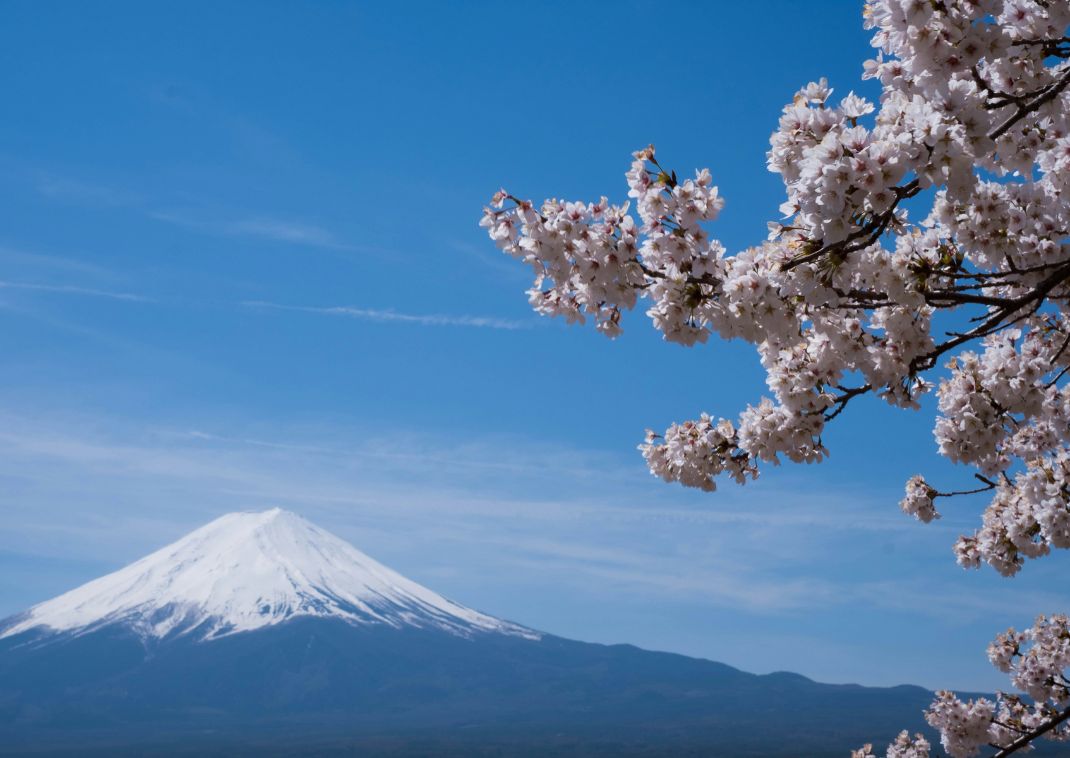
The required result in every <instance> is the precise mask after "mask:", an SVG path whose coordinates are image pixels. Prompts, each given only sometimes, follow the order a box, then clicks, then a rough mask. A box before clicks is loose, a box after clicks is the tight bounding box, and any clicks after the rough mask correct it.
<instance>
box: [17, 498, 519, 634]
mask: <svg viewBox="0 0 1070 758" xmlns="http://www.w3.org/2000/svg"><path fill="white" fill-rule="evenodd" d="M306 616H307V617H313V618H321V619H328V618H333V619H339V620H342V621H346V622H349V623H352V624H355V625H368V624H373V625H374V624H385V625H388V626H391V627H393V628H396V629H400V628H405V627H416V628H426V629H441V630H443V631H448V632H451V633H454V634H461V635H470V634H474V633H476V632H485V631H493V632H499V633H502V634H511V635H519V636H523V637H531V638H533V639H537V638H538V636H539V635H538V634H537V633H536V632H533V631H530V630H527V629H524V628H523V627H520V626H517V625H515V624H509V623H507V622H504V621H500V620H498V619H496V618H493V617H491V616H487V615H484V614H482V613H478V612H476V611H473V610H471V609H469V608H465V607H464V606H461V605H457V604H456V603H453V602H451V601H449V600H447V599H446V598H444V597H442V596H441V595H439V594H437V593H434V592H432V591H431V590H429V589H427V588H426V587H422V586H420V585H419V584H417V583H416V582H413V581H411V580H409V579H406V578H405V577H403V576H402V575H401V574H398V573H397V572H395V571H392V570H390V569H388V568H387V567H386V566H383V565H382V564H381V563H377V562H376V561H374V560H372V559H371V558H369V557H368V556H367V555H365V554H364V553H362V552H360V551H359V550H357V549H356V548H355V547H353V546H352V545H350V544H349V543H348V542H345V541H343V540H340V539H338V538H337V537H335V536H334V535H333V534H330V533H329V532H326V531H324V530H323V529H320V528H319V527H317V526H315V525H313V524H311V523H309V522H308V521H306V520H305V519H303V518H301V517H300V516H297V515H296V514H293V513H290V512H288V511H284V510H281V509H279V508H273V509H272V510H269V511H264V512H262V513H231V514H228V515H226V516H223V517H221V518H218V519H216V520H215V521H213V522H212V523H210V524H208V525H206V526H203V527H201V528H200V529H197V530H196V531H194V532H191V533H190V534H188V535H186V536H185V537H183V538H182V539H180V540H178V541H177V542H175V543H173V544H171V545H168V546H167V547H165V548H162V549H160V550H157V551H156V552H155V553H152V554H151V555H148V556H146V557H144V558H142V559H141V560H139V561H136V562H135V563H132V564H130V565H129V566H127V567H126V568H123V569H120V570H119V571H116V572H115V573H113V574H108V575H107V576H103V577H101V578H100V579H96V580H94V581H92V582H89V583H88V584H84V585H82V586H81V587H78V588H77V589H74V590H71V591H70V592H67V593H65V594H63V595H60V596H59V597H57V598H54V599H52V600H49V601H47V602H44V603H41V604H40V605H35V606H34V607H33V608H31V609H30V610H29V611H27V612H26V613H25V614H24V615H22V616H19V617H16V618H14V619H11V620H10V621H8V622H7V623H5V624H3V625H0V639H3V638H5V637H10V636H14V635H16V634H19V633H22V632H27V631H30V630H48V631H49V632H52V633H55V632H69V633H74V634H84V633H85V632H87V631H92V630H94V629H97V628H101V627H105V626H109V625H115V624H118V625H122V626H124V627H127V628H129V629H130V630H131V631H132V632H134V633H135V634H137V635H138V636H140V637H142V638H144V639H146V640H150V639H151V640H162V639H167V638H169V637H174V636H181V637H187V638H190V639H196V640H200V641H204V640H211V639H217V638H219V637H223V636H226V635H229V634H236V633H238V632H250V631H253V630H256V629H263V628H264V627H268V626H275V625H277V624H281V623H283V622H286V621H289V620H292V619H295V618H300V617H306Z"/></svg>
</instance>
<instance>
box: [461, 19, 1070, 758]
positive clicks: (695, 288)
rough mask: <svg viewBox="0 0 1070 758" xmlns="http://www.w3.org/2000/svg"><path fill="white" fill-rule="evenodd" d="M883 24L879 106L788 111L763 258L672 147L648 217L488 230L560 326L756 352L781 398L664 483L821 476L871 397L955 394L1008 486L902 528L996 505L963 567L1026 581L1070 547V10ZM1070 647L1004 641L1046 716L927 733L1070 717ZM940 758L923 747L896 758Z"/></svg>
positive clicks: (911, 487) (506, 198) (698, 447)
mask: <svg viewBox="0 0 1070 758" xmlns="http://www.w3.org/2000/svg"><path fill="white" fill-rule="evenodd" d="M865 24H866V27H867V28H869V29H872V30H873V40H872V42H873V46H874V47H875V48H876V49H877V53H876V56H875V58H874V59H873V60H870V61H867V62H866V63H865V64H864V67H863V68H864V74H863V78H865V79H869V80H873V81H875V82H876V83H878V84H879V85H880V87H881V90H882V91H881V94H880V97H879V99H878V100H876V101H870V100H867V99H865V98H863V97H860V96H858V95H856V94H855V93H853V92H850V93H848V94H847V96H846V97H841V98H836V97H834V96H833V90H832V88H831V87H830V85H829V83H828V82H827V81H826V80H825V79H822V80H820V81H818V82H812V83H810V84H808V85H806V86H805V87H803V88H802V89H800V90H799V91H798V92H797V93H796V94H795V96H794V97H793V98H792V100H791V102H790V103H788V104H787V105H786V106H785V107H784V109H783V112H782V115H781V117H780V121H779V124H778V126H777V130H776V131H775V132H774V133H773V134H772V136H771V138H770V149H769V153H768V156H767V159H768V160H767V165H768V168H769V170H770V171H772V172H774V173H776V174H778V175H779V176H780V177H781V179H782V180H783V183H784V189H785V195H786V197H785V200H784V203H783V204H782V205H781V207H780V211H781V214H782V217H781V218H779V219H778V220H775V221H772V222H770V223H769V232H770V233H769V237H768V239H767V240H766V241H764V242H763V243H762V244H760V245H757V246H755V247H752V248H749V249H747V250H743V251H741V252H737V253H735V254H733V255H727V254H726V251H725V249H724V247H723V246H722V245H721V244H720V243H718V242H717V241H715V240H713V239H711V238H710V237H709V235H708V233H707V231H706V228H705V224H707V223H708V222H711V221H713V220H714V219H715V218H716V217H717V215H718V213H719V211H720V210H721V208H722V200H721V198H720V196H719V195H718V192H717V189H716V187H714V186H713V184H712V181H711V176H710V172H709V171H707V170H705V169H703V170H700V171H698V172H696V174H695V177H694V178H693V179H684V180H681V179H679V178H678V177H677V175H676V172H675V171H671V170H668V169H666V168H664V167H663V166H662V164H661V163H660V162H659V160H658V158H657V156H656V154H655V151H654V148H653V146H651V147H647V148H644V149H643V150H639V151H638V152H636V153H635V154H634V155H633V158H634V160H633V162H632V165H631V168H630V169H629V171H628V172H627V174H626V176H627V184H628V197H629V198H630V199H631V201H633V202H634V203H635V211H636V213H637V216H636V217H633V216H632V215H630V213H629V211H630V205H629V204H624V205H620V206H613V205H610V204H609V202H608V201H607V200H606V199H605V198H602V199H601V200H599V201H598V202H595V203H589V204H584V203H572V202H562V201H558V200H550V201H547V202H546V203H544V204H543V205H542V206H541V208H540V209H539V210H536V208H535V205H534V204H533V203H532V202H530V201H528V200H522V199H520V198H517V197H515V196H513V195H511V194H509V193H507V192H505V191H504V190H503V191H502V192H499V193H498V194H497V195H495V197H494V200H493V202H492V204H491V207H489V208H487V209H485V212H484V217H483V221H482V222H481V223H482V225H483V226H484V227H486V228H487V230H488V232H489V234H490V236H491V238H492V239H493V240H494V241H495V242H496V243H497V244H498V245H499V246H500V247H501V248H502V249H503V250H504V251H505V252H506V253H508V254H510V255H512V256H514V257H516V258H518V259H520V260H522V261H524V262H525V263H527V264H528V265H529V266H531V268H532V269H533V273H534V276H535V286H534V288H533V289H532V290H530V292H529V296H530V298H531V302H532V304H533V306H534V307H535V308H536V310H538V311H539V312H540V313H544V314H547V315H553V316H563V317H564V318H566V319H567V320H568V321H570V322H572V321H580V322H582V321H584V320H585V319H586V318H587V317H591V318H593V320H594V322H595V324H596V326H597V328H598V329H599V330H600V331H602V332H603V333H605V334H606V335H608V336H610V337H616V336H618V335H619V334H620V332H621V316H622V313H623V311H625V310H628V309H632V308H634V307H635V306H636V305H638V303H639V302H640V300H643V301H645V304H646V305H645V307H646V313H647V315H648V316H649V317H650V318H651V320H652V322H653V324H654V327H655V328H656V329H657V330H658V331H659V332H661V334H662V335H663V337H664V338H665V339H666V340H669V341H672V342H676V343H679V344H682V345H687V346H691V345H695V344H696V343H704V342H706V341H707V340H708V339H709V337H710V335H713V334H715V335H717V336H718V337H720V338H722V339H726V340H727V339H741V340H745V341H746V342H749V343H750V344H752V345H753V346H754V348H755V350H756V351H757V353H758V355H759V357H760V359H761V362H762V366H763V367H764V369H765V372H766V384H767V386H768V389H769V393H770V395H771V396H770V397H762V398H760V399H758V401H757V402H756V403H754V404H752V405H751V406H749V407H748V408H746V409H745V410H744V411H743V412H742V413H741V414H740V415H739V418H738V421H736V422H731V421H728V420H725V419H717V418H714V417H711V416H709V415H707V414H702V415H701V416H700V417H699V418H698V420H695V421H687V422H684V423H678V424H673V425H672V426H670V427H669V429H668V430H667V431H666V432H665V433H664V434H663V435H658V434H655V433H654V432H648V433H647V437H646V441H645V442H644V443H643V444H642V445H640V449H641V450H642V453H643V455H644V457H645V458H646V461H647V463H648V465H649V467H650V470H651V472H652V473H653V474H655V475H657V476H659V477H661V478H663V479H665V480H666V481H674V482H679V483H681V484H684V485H685V486H689V487H698V488H701V489H704V490H713V489H714V488H715V480H716V478H717V477H718V476H721V475H727V476H729V477H730V478H732V479H734V480H735V481H737V482H740V483H743V482H745V481H746V480H747V479H748V478H754V477H756V476H757V475H758V467H759V465H761V464H763V463H773V464H776V463H779V462H780V460H781V458H782V457H786V458H788V459H789V460H791V461H795V462H807V463H810V462H816V461H820V460H821V459H822V458H823V457H824V456H825V455H826V454H827V451H826V449H825V447H824V445H823V443H822V433H823V430H824V428H825V425H826V424H827V423H828V422H830V421H831V420H832V419H834V418H835V417H836V416H838V415H839V414H840V413H841V412H843V411H844V409H845V408H846V407H847V405H848V403H849V402H850V401H851V400H852V399H853V398H855V397H858V396H860V395H865V394H874V395H877V396H879V397H881V398H883V399H884V400H885V401H886V402H888V403H889V404H891V405H893V406H896V407H902V408H917V407H918V399H919V397H920V396H921V395H923V394H924V393H927V392H929V391H931V390H932V389H933V388H934V387H935V389H936V396H937V400H938V411H939V412H938V416H937V418H936V420H935V428H934V434H935V437H936V441H937V444H938V447H939V451H940V453H941V454H942V455H943V456H945V457H946V458H948V459H949V460H951V461H953V462H955V463H959V464H964V465H967V466H971V467H973V468H974V469H975V471H976V474H975V476H976V477H977V478H978V479H979V480H980V481H981V482H982V484H983V486H982V487H980V488H977V489H973V490H968V491H962V492H941V491H939V490H937V489H936V488H935V487H933V486H932V485H930V484H929V483H928V482H926V481H925V479H924V478H922V477H921V476H915V477H913V478H911V479H910V480H909V482H908V483H907V487H906V496H905V498H904V499H903V500H902V502H901V507H902V509H903V510H904V511H905V512H906V513H908V514H910V515H913V516H914V517H916V518H917V519H918V520H920V521H923V522H930V521H932V520H933V519H936V518H939V513H938V512H937V510H936V507H935V501H936V499H937V498H941V497H950V496H952V495H967V494H975V493H980V492H986V493H990V496H991V500H990V502H989V504H988V506H987V508H986V509H985V511H984V514H983V516H982V523H981V526H980V528H979V529H978V530H977V531H976V532H975V533H974V534H972V535H967V536H963V537H961V538H960V539H959V540H958V542H957V544H956V545H955V553H956V555H957V557H958V560H959V562H960V563H961V564H962V565H964V566H967V567H977V566H980V565H982V564H989V565H991V566H992V567H994V568H995V569H996V570H998V571H999V572H1000V573H1002V574H1005V575H1012V574H1014V573H1016V572H1017V571H1019V570H1020V569H1021V567H1022V566H1023V565H1024V562H1025V559H1027V558H1036V557H1039V556H1042V555H1046V554H1047V553H1048V552H1050V551H1051V549H1053V548H1070V385H1068V383H1067V381H1066V377H1067V374H1068V373H1070V3H1068V2H1066V1H1065V0H869V1H868V2H867V3H866V6H865ZM907 205H910V207H911V213H910V214H908V213H907V210H906V206H907ZM937 323H939V326H937ZM941 369H945V370H944V371H941ZM1068 640H1070V634H1068V633H1067V622H1066V619H1065V618H1064V617H1060V616H1056V617H1052V618H1050V619H1047V620H1045V619H1043V618H1042V619H1041V620H1039V621H1038V622H1037V624H1036V625H1035V626H1034V627H1033V628H1032V629H1031V630H1030V631H1028V632H1025V633H1022V634H1017V633H1014V632H1008V634H1007V635H1003V636H1001V637H1000V638H999V639H998V640H997V641H996V643H993V647H992V648H991V649H990V655H991V657H992V660H993V662H994V663H996V665H998V666H1000V667H1001V668H1002V669H1004V670H1007V671H1010V672H1012V675H1013V680H1014V682H1015V684H1016V685H1017V686H1018V687H1020V688H1021V689H1022V690H1024V691H1025V692H1026V693H1028V694H1029V696H1030V697H1031V698H1032V701H1033V702H1032V703H1031V704H1027V703H1026V702H1025V701H1024V700H1022V699H1021V698H1019V697H1017V696H1010V695H1001V696H1000V697H999V698H997V699H996V700H994V701H992V700H988V699H983V698H982V699H978V700H973V701H967V702H963V701H961V700H959V699H958V698H956V697H955V696H954V695H952V694H951V693H947V692H942V693H940V694H939V695H938V697H937V699H936V701H935V702H934V703H933V706H932V708H931V709H930V710H929V712H928V719H929V723H930V724H931V725H932V726H934V727H935V728H937V729H939V730H940V732H941V737H942V741H943V744H944V747H945V749H947V751H948V752H949V753H950V754H951V755H952V756H966V755H972V754H973V753H974V752H976V750H977V748H978V747H979V746H982V745H985V744H995V745H1003V746H1007V745H1011V744H1016V741H1021V740H1022V739H1023V738H1024V737H1028V736H1029V735H1034V736H1035V734H1034V733H1039V730H1041V729H1042V728H1044V727H1045V726H1047V727H1052V726H1054V725H1056V724H1059V723H1062V722H1061V721H1060V719H1063V718H1070V710H1066V709H1067V707H1068V706H1070V703H1068V702H1067V700H1068V690H1067V689H1066V688H1067V686H1068V685H1070V682H1068V681H1067V680H1066V679H1065V678H1064V676H1063V674H1062V673H1061V672H1062V671H1063V670H1064V669H1065V668H1066V666H1067V664H1068V662H1070V653H1068ZM1060 708H1061V709H1064V710H1059V709H1060ZM1048 734H1049V736H1056V737H1059V738H1063V737H1065V736H1067V731H1066V727H1064V726H1058V727H1057V728H1054V729H1051V731H1049V733H1048ZM1030 739H1031V738H1030ZM1026 741H1028V740H1026ZM928 753H929V744H928V743H927V742H926V741H925V740H924V739H922V738H921V737H920V736H917V737H915V738H911V737H910V736H909V735H908V734H907V733H906V732H904V733H903V734H901V735H900V736H899V738H898V739H897V740H896V742H895V743H893V745H891V746H889V749H888V752H887V755H888V756H896V757H901V758H908V757H910V758H921V757H922V756H928ZM855 755H856V756H858V757H859V758H868V757H869V756H870V755H871V748H870V746H867V747H866V748H865V749H863V750H862V751H857V752H856V753H855Z"/></svg>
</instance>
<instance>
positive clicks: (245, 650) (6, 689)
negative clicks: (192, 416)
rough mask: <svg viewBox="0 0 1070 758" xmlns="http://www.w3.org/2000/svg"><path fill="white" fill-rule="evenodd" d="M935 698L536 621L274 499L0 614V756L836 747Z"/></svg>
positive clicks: (914, 724) (870, 735) (891, 726)
mask: <svg viewBox="0 0 1070 758" xmlns="http://www.w3.org/2000/svg"><path fill="white" fill-rule="evenodd" d="M621 634H622V636H624V635H626V631H622V633H621ZM931 698H932V694H931V693H929V692H926V691H925V690H923V689H921V688H919V687H894V688H888V689H873V688H866V687H859V686H856V685H828V684H818V683H816V682H812V681H810V680H809V679H806V678H805V677H802V676H798V675H796V674H785V673H776V674H768V675H764V676H756V675H754V674H748V673H745V672H743V671H739V670H738V669H734V668H732V667H731V666H726V665H724V664H721V663H715V662H713V661H705V660H699V659H695V658H687V657H684V656H680V655H672V654H669V653H655V652H649V651H646V650H640V649H639V648H636V647H632V646H630V645H597V644H592V643H587V642H577V641H574V640H568V639H563V638H561V637H555V636H553V635H551V634H539V633H536V632H533V631H531V630H529V629H525V628H523V627H520V626H517V625H515V624H511V623H509V622H506V621H501V620H499V619H496V618H494V617H492V616H488V615H486V614H484V613H479V612H477V611H474V610H472V609H470V608H466V607H464V606H462V605H458V604H457V603H454V602H452V601H450V600H447V599H446V598H444V597H442V596H441V595H439V594H437V593H435V592H432V591H431V590H429V589H427V588H425V587H422V586H420V585H419V584H417V583H415V582H413V581H410V580H408V579H406V578H405V577H403V576H401V575H400V574H398V573H396V572H394V571H391V570H390V569H388V568H387V567H385V566H383V565H381V564H379V563H377V562H376V561H374V560H372V559H371V558H369V557H368V556H366V555H364V553H362V552H360V551H359V550H357V549H356V548H354V547H353V546H351V545H349V544H348V543H346V542H345V541H343V540H340V539H338V538H337V537H334V536H333V535H331V534H329V533H327V532H325V531H324V530H322V529H319V528H317V527H316V526H313V525H312V524H310V523H309V522H308V521H305V520H304V519H302V518H300V517H299V516H296V515H294V514H292V513H287V512H286V511H281V510H270V511H264V512H262V513H233V514H230V515H228V516H223V517H222V518H219V519H217V520H216V521H213V522H212V523H210V524H208V525H206V526H204V527H202V528H201V529H198V530H196V531H195V532H192V533H191V534H189V535H187V536H185V537H183V538H182V539H180V540H178V541H177V542H175V543H174V544H172V545H168V546H167V547H165V548H163V549H161V550H158V551H156V552H155V553H153V554H152V555H149V556H146V557H145V558H142V559H141V560H139V561H137V562H135V563H132V564H131V565H129V566H127V567H126V568H123V569H120V570H119V571H116V572H115V573H113V574H109V575H107V576H104V577H101V578H100V579H97V580H95V581H92V582H89V583H88V584H85V585H83V586H81V587H79V588H77V589H74V590H72V591H70V592H67V593H66V594H63V595H60V596H59V597H57V598H55V599H53V600H49V601H47V602H44V603H41V604H40V605H37V606H34V607H33V608H31V609H29V610H28V611H26V612H24V613H22V614H19V615H18V616H16V617H14V618H12V619H8V620H7V621H6V622H0V756H6V755H18V756H23V755H28V754H32V755H45V754H48V755H71V756H78V758H84V757H85V756H107V757H108V758H114V756H125V755H137V756H141V755H161V756H172V755H187V756H193V755H197V756H200V755H228V756H229V755H256V756H263V755H287V756H294V755H308V754H317V755H367V756H395V757H398V756H427V755H453V756H460V755H464V756H469V755H471V756H476V755H509V756H531V757H534V756H544V755H550V754H552V755H560V756H592V755H613V756H615V757H619V756H628V755H634V756H651V755H656V754H661V755H752V756H753V755H765V756H773V755H784V756H787V755H792V756H798V755H806V756H812V757H816V756H823V755H829V756H834V755H842V754H843V750H844V749H845V748H844V746H845V745H846V746H851V745H860V744H862V743H863V742H866V741H869V740H880V741H883V742H887V741H889V740H890V739H891V738H893V737H894V736H895V735H896V734H897V733H898V732H899V730H900V729H902V728H904V727H909V728H911V730H912V731H914V730H915V729H924V728H925V726H924V722H923V721H922V719H921V713H922V709H923V708H924V707H925V705H927V704H928V703H929V702H930V700H931ZM772 715H775V718H774V717H772ZM652 745H657V746H660V747H661V752H660V753H659V752H656V751H655V752H651V746H652Z"/></svg>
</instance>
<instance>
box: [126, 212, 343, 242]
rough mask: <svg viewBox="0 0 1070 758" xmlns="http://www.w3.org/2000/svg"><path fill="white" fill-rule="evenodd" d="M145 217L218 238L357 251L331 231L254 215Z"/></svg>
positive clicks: (162, 214)
mask: <svg viewBox="0 0 1070 758" xmlns="http://www.w3.org/2000/svg"><path fill="white" fill-rule="evenodd" d="M146 215H147V216H148V217H149V218H151V219H154V220H155V221H162V222H164V223H166V224H172V225H174V226H180V227H182V228H185V229H192V230H194V231H197V232H202V233H205V234H211V235H216V236H224V237H252V238H255V239H264V240H270V241H272V242H287V243H291V244H297V245H307V246H310V247H319V248H325V249H328V250H357V249H358V248H357V247H356V246H354V245H349V244H346V243H345V242H342V241H341V240H339V239H338V238H337V237H336V236H335V235H334V234H333V233H332V232H331V231H330V230H328V229H324V228H323V227H321V226H316V225H314V224H305V223H301V222H297V221H290V220H286V219H278V218H269V217H266V216H254V217H251V218H242V219H238V220H230V221H228V220H212V219H205V218H199V217H198V216H197V215H195V214H191V213H189V212H187V211H176V210H150V211H148V212H147V213H146Z"/></svg>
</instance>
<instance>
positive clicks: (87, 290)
mask: <svg viewBox="0 0 1070 758" xmlns="http://www.w3.org/2000/svg"><path fill="white" fill-rule="evenodd" d="M0 289H19V290H32V291H36V292H53V293H57V294H63V295H85V296H86V297H103V298H108V299H110V300H125V301H128V302H135V303H151V302H155V301H154V300H153V299H152V298H150V297H145V296H144V295H135V294H133V293H131V292H110V291H108V290H99V289H94V288H92V287H78V286H75V285H73V284H39V283H34V282H9V281H4V280H0Z"/></svg>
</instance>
